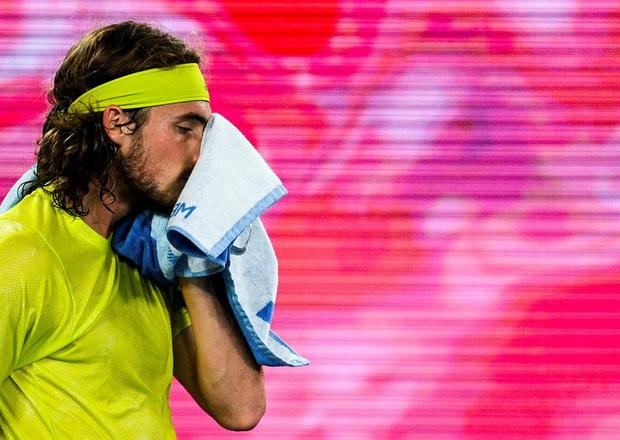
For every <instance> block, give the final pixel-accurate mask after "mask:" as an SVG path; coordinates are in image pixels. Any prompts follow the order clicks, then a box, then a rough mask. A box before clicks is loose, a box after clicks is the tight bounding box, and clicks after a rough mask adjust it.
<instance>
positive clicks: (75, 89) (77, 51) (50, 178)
mask: <svg viewBox="0 0 620 440" xmlns="http://www.w3.org/2000/svg"><path fill="white" fill-rule="evenodd" d="M183 63H198V64H200V55H199V54H198V52H197V51H196V50H195V49H192V48H190V47H189V46H188V45H187V44H186V43H184V42H183V41H182V40H180V39H178V38H176V37H174V36H172V35H169V34H167V33H165V32H163V31H161V30H159V29H156V28H153V27H151V26H149V25H147V24H144V23H136V22H134V21H124V22H122V23H116V24H111V25H108V26H104V27H101V28H99V29H95V30H93V31H91V32H89V33H88V34H86V35H85V36H84V37H83V38H82V39H81V40H80V41H78V42H77V43H76V44H75V45H74V46H73V47H72V48H71V49H70V50H69V52H68V53H67V55H66V57H65V59H64V60H63V62H62V63H61V65H60V67H59V69H58V71H57V72H56V75H55V77H54V84H53V87H52V89H51V90H50V92H49V93H48V101H49V102H50V104H52V108H51V110H50V111H49V113H48V114H47V116H46V121H45V125H44V127H43V134H42V136H41V138H40V139H39V141H38V149H37V153H36V154H37V171H36V178H35V180H33V181H32V182H28V183H27V185H29V187H28V190H27V191H25V192H28V193H29V192H32V191H34V190H35V189H36V188H43V189H44V190H45V191H47V192H48V193H51V195H52V200H53V203H54V205H55V206H57V207H59V208H61V209H63V210H65V211H66V212H67V213H69V214H71V215H73V216H85V215H87V214H88V210H87V209H85V207H84V205H83V199H84V196H85V195H86V194H87V193H88V191H89V183H90V182H95V183H97V184H98V186H99V188H100V191H99V198H100V199H101V201H102V202H103V203H104V206H106V207H107V206H109V204H111V203H113V201H114V200H115V198H114V188H112V187H111V185H112V179H111V177H110V172H111V170H112V168H113V167H112V165H113V164H114V162H115V160H117V152H118V146H117V145H116V144H115V143H114V142H112V141H111V140H110V138H109V137H108V136H107V134H106V132H105V130H104V127H103V121H102V112H90V113H86V114H74V113H68V112H67V109H68V108H69V106H70V105H71V103H72V102H73V101H74V100H75V99H76V98H78V97H79V96H80V95H82V94H83V93H84V92H86V91H88V90H90V89H92V88H93V87H96V86H98V85H100V84H103V83H105V82H108V81H111V80H113V79H116V78H119V77H121V76H125V75H129V74H131V73H135V72H139V71H142V70H147V69H153V68H159V67H170V66H174V65H177V64H183ZM148 110H149V109H148V108H144V109H135V110H129V111H127V113H128V114H129V115H130V120H129V121H128V122H127V123H126V124H124V125H126V126H127V128H130V129H131V130H132V131H133V132H136V131H137V130H139V129H140V126H141V125H142V124H143V123H144V122H146V120H147V119H148V114H149V112H148ZM23 188H25V187H22V193H23V192H24V191H23ZM106 199H107V200H112V202H107V203H106Z"/></svg>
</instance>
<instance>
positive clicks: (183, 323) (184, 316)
mask: <svg viewBox="0 0 620 440" xmlns="http://www.w3.org/2000/svg"><path fill="white" fill-rule="evenodd" d="M171 321H172V339H174V338H176V337H177V336H178V334H179V333H181V332H182V331H183V330H185V329H186V328H187V327H189V326H190V325H192V321H191V320H190V318H189V312H188V311H187V307H185V306H183V307H179V308H178V309H177V310H175V311H174V312H173V313H172V319H171Z"/></svg>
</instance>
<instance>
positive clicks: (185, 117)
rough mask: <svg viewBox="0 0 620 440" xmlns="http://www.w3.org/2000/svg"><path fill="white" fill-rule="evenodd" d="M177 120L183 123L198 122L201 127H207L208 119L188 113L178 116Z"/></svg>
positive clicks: (194, 113)
mask: <svg viewBox="0 0 620 440" xmlns="http://www.w3.org/2000/svg"><path fill="white" fill-rule="evenodd" d="M175 120H176V121H177V122H181V121H194V122H198V123H199V124H201V125H203V126H204V125H207V119H205V117H204V116H202V115H201V114H198V113H196V112H187V113H184V114H182V115H180V116H177V117H176V118H175Z"/></svg>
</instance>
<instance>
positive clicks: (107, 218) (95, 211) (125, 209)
mask: <svg viewBox="0 0 620 440" xmlns="http://www.w3.org/2000/svg"><path fill="white" fill-rule="evenodd" d="M99 193H100V187H99V186H98V185H95V184H94V183H91V184H90V185H89V191H88V193H87V194H86V195H85V196H84V200H83V204H84V208H86V209H87V210H88V214H87V215H86V216H84V217H82V220H84V221H85V222H86V224H87V225H89V226H90V227H91V228H92V229H94V230H95V231H96V232H97V233H98V234H99V235H101V236H103V237H105V238H108V237H109V236H110V234H111V233H112V230H113V229H114V225H115V224H116V222H117V221H119V220H120V219H121V218H123V217H125V216H126V215H127V214H129V212H130V211H131V204H130V203H129V202H128V201H127V200H126V199H125V198H123V197H121V196H120V195H119V194H120V193H121V191H116V192H115V195H116V200H113V199H112V198H111V197H110V196H104V200H103V201H102V200H101V197H99ZM104 201H105V202H106V203H107V207H106V205H105V204H104Z"/></svg>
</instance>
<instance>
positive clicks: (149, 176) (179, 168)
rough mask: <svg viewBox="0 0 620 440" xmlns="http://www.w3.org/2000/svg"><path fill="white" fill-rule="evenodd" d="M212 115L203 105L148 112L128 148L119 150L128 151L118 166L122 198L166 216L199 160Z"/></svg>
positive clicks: (167, 107)
mask: <svg viewBox="0 0 620 440" xmlns="http://www.w3.org/2000/svg"><path fill="white" fill-rule="evenodd" d="M211 114H212V112H211V107H210V105H209V103H208V102H204V101H192V102H184V103H178V104H168V105H162V106H158V107H153V108H151V109H150V113H149V115H148V118H147V120H146V122H145V123H144V124H143V125H142V126H141V127H140V129H139V130H137V131H136V132H135V133H134V135H133V136H132V142H131V145H130V146H129V148H128V149H121V151H127V152H126V153H125V154H123V153H121V154H120V158H119V162H118V172H119V178H120V182H119V183H120V188H121V190H122V194H121V196H122V197H125V198H127V199H128V200H131V201H132V202H133V203H134V204H136V205H139V206H141V207H144V208H149V209H153V210H155V211H160V212H164V213H167V214H169V213H170V211H171V210H172V208H173V207H174V204H175V203H176V201H177V199H178V198H179V195H180V194H181V190H182V189H183V187H184V186H185V183H186V182H187V179H188V178H189V175H190V173H191V172H192V169H193V168H194V165H195V164H196V161H197V160H198V155H199V153H200V144H201V141H202V134H203V130H204V126H205V124H206V122H207V120H208V119H209V118H210V117H211Z"/></svg>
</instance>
